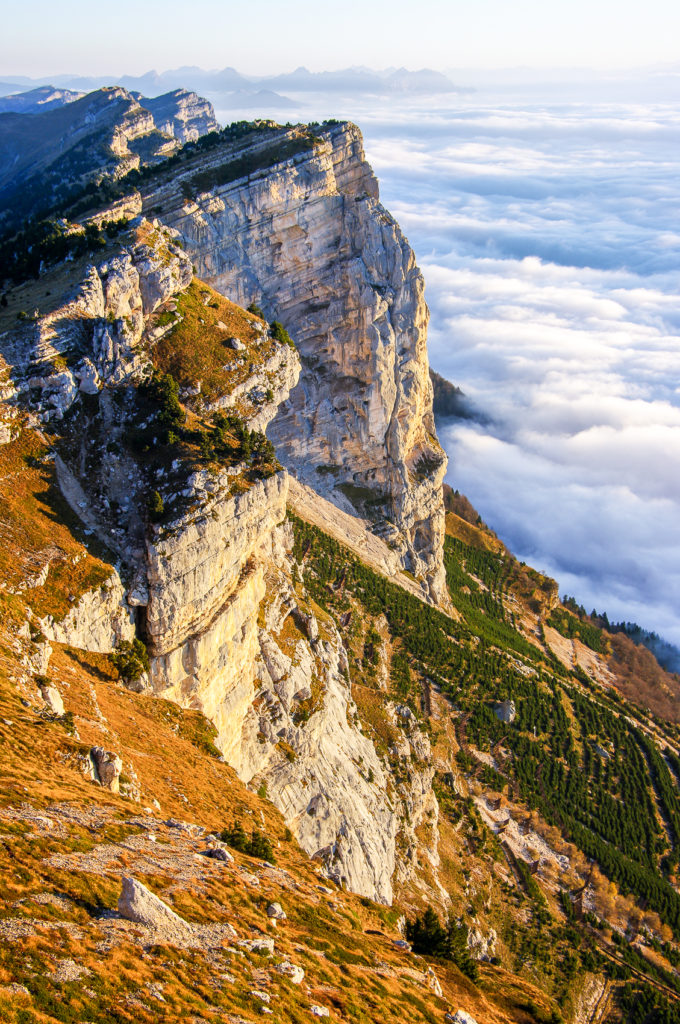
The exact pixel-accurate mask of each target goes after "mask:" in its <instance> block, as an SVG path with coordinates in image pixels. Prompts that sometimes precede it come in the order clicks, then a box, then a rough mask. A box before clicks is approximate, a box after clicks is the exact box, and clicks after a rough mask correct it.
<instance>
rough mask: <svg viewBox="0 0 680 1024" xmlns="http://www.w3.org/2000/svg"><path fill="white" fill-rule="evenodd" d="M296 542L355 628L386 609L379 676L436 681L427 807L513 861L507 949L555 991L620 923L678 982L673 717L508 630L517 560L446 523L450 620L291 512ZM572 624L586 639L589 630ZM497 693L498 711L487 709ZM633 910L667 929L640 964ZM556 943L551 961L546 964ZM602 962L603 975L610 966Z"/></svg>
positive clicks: (591, 959) (307, 568) (598, 958)
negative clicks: (519, 908)
mask: <svg viewBox="0 0 680 1024" xmlns="http://www.w3.org/2000/svg"><path fill="white" fill-rule="evenodd" d="M466 525H467V524H466ZM296 557H297V558H298V560H299V561H301V563H302V565H303V578H304V581H305V584H306V586H307V587H308V588H309V590H310V593H312V594H313V595H314V598H315V600H317V601H318V602H319V603H321V604H322V605H323V606H324V607H326V608H327V609H329V610H331V611H333V612H334V613H335V614H336V615H338V617H339V620H340V621H341V622H343V623H347V625H346V626H345V628H346V629H349V630H351V629H352V628H353V629H354V630H355V631H356V632H358V633H359V636H361V634H362V633H363V631H364V629H365V624H366V622H367V621H368V622H370V619H371V617H384V619H386V621H387V626H388V633H389V637H390V645H391V647H392V655H391V670H392V671H391V685H392V687H394V689H395V691H396V693H397V694H398V695H399V697H400V699H401V700H402V701H403V702H404V703H406V704H407V705H408V707H409V708H410V710H411V712H412V713H413V714H414V715H416V716H419V715H421V714H425V715H426V716H427V715H429V712H430V708H431V700H432V692H433V691H440V692H441V693H442V694H444V695H446V698H447V701H448V703H449V709H448V712H445V714H446V715H447V717H450V719H451V724H452V725H453V731H454V733H455V744H456V745H457V747H458V752H457V754H456V758H455V760H456V762H457V769H458V772H457V773H456V772H454V773H452V775H451V776H450V777H449V781H448V782H447V781H446V778H442V779H441V780H440V783H439V785H440V786H441V787H442V789H441V790H438V796H439V798H440V807H441V808H442V809H443V810H444V812H445V814H450V813H452V814H453V818H454V821H456V822H460V821H466V822H467V827H468V828H471V830H472V834H473V835H474V834H475V833H477V838H476V839H475V840H474V843H473V846H472V850H473V852H474V854H475V860H476V864H477V869H479V861H480V842H479V837H480V836H481V850H483V849H484V847H485V845H486V847H487V850H490V851H494V850H495V855H496V857H497V858H503V857H507V859H508V862H509V863H510V865H511V867H512V868H513V872H519V874H518V875H517V876H516V878H515V881H516V882H517V883H519V884H520V885H521V887H522V888H524V891H525V892H526V893H527V894H528V895H529V897H530V899H533V900H535V901H537V902H536V907H535V910H534V912H533V915H532V921H531V927H530V928H529V929H527V930H526V931H524V930H523V929H522V928H518V927H517V924H516V921H514V920H512V919H507V918H506V920H505V922H503V923H502V924H501V926H500V929H499V930H500V931H501V934H502V937H503V942H504V944H505V946H506V950H507V955H509V957H510V961H511V962H514V964H515V966H517V967H518V966H519V965H520V964H521V963H525V962H526V960H527V958H530V960H531V963H532V967H531V969H530V971H529V974H530V976H532V977H534V978H535V979H536V978H540V979H541V981H542V983H543V984H545V985H546V986H547V987H548V990H549V991H553V992H556V993H557V994H559V997H560V998H561V999H562V1000H563V1001H565V1002H566V1000H567V999H568V995H567V991H566V989H564V987H563V986H564V982H565V975H566V976H567V977H568V976H569V973H570V970H578V969H579V963H580V970H584V969H594V968H596V969H598V970H600V971H602V970H604V971H605V973H606V972H607V971H609V968H608V967H607V964H608V963H609V964H611V963H612V962H614V963H616V960H614V961H612V959H611V958H612V957H616V956H620V954H621V949H620V948H618V945H617V944H619V942H620V940H621V930H623V933H625V934H626V935H627V937H628V939H630V938H631V937H635V936H637V939H636V944H635V946H634V947H631V948H628V945H627V943H624V945H623V949H624V951H625V957H624V959H625V958H627V959H628V962H629V964H630V965H631V966H632V967H635V968H636V969H637V970H640V971H642V972H643V973H645V972H646V973H647V974H648V975H650V976H651V977H652V978H653V979H656V981H657V982H658V984H660V985H662V986H666V987H667V988H668V989H670V990H671V991H680V985H679V984H678V982H677V979H676V976H675V972H674V965H675V964H676V963H677V962H678V955H677V947H676V945H675V941H673V940H674V939H675V940H677V938H678V935H679V934H680V916H679V915H680V897H679V896H678V893H677V890H676V872H677V835H678V832H677V828H678V822H679V818H678V815H679V814H680V798H679V795H678V776H677V775H676V768H677V765H678V764H680V762H679V761H678V741H679V740H680V734H679V733H678V729H677V727H675V726H673V725H671V724H668V723H662V722H660V721H652V720H651V719H650V716H649V714H648V713H647V712H645V711H644V710H643V709H641V708H640V707H639V706H637V705H634V704H631V703H629V702H628V701H626V700H625V699H624V698H622V697H621V696H620V695H619V694H618V693H617V692H616V690H614V689H613V688H611V689H605V688H603V687H602V686H600V685H598V684H597V683H596V682H595V681H594V680H593V679H592V678H591V677H589V676H588V675H587V674H586V673H585V672H584V671H583V670H582V669H580V668H578V667H576V668H575V670H572V671H569V670H567V669H566V668H565V667H564V665H563V664H562V663H561V661H560V660H559V659H558V658H556V657H555V656H554V655H553V654H552V653H551V651H550V649H549V648H547V647H543V646H542V645H539V643H538V642H537V639H534V640H533V642H532V641H531V640H529V639H528V638H527V636H525V635H524V634H523V633H522V632H520V631H519V629H518V628H517V627H516V625H515V622H516V621H519V620H518V619H517V620H515V612H512V611H509V610H506V603H508V604H509V602H508V597H511V596H512V584H513V582H514V585H515V586H516V585H517V582H516V580H514V581H513V572H514V569H515V566H516V563H514V560H513V559H511V558H509V557H508V556H507V555H504V554H503V553H502V552H499V551H494V550H488V549H486V548H484V547H481V546H475V547H473V546H471V545H469V544H466V543H465V542H463V541H459V540H454V539H453V538H447V542H446V566H447V581H448V584H449V592H450V594H451V597H452V601H453V604H454V606H455V608H456V609H457V610H458V612H459V613H460V614H461V621H458V622H455V621H454V620H452V619H450V618H449V617H447V616H446V615H444V614H442V613H441V612H439V611H437V610H435V609H432V608H429V607H427V606H425V605H423V604H422V603H421V602H420V601H418V599H417V598H415V597H413V596H412V595H410V594H408V593H406V592H405V591H403V590H401V589H400V588H399V587H397V586H395V585H394V584H393V583H390V582H388V581H387V580H385V579H383V578H382V577H380V576H378V575H376V574H375V573H374V572H372V571H371V570H369V569H368V568H367V567H365V566H363V565H362V564H361V563H360V562H359V561H358V560H357V559H356V558H354V557H352V556H350V555H349V553H348V552H347V551H346V550H343V549H342V548H341V546H340V545H338V544H337V543H336V542H335V541H333V540H331V539H329V538H325V537H324V536H323V535H321V534H320V533H319V532H318V531H317V530H316V529H315V528H314V527H311V526H310V525H308V524H304V523H302V522H297V523H296ZM513 563H514V564H513ZM528 572H529V573H531V572H533V571H532V570H528ZM534 575H535V576H536V577H537V578H538V583H539V589H540V577H538V574H534ZM353 602H356V604H355V606H354V608H353V607H352V605H353ZM509 606H510V607H512V605H511V604H509ZM368 629H369V630H370V629H371V627H370V626H368ZM586 638H587V639H590V640H591V642H593V641H592V638H591V637H590V636H589V635H588V633H587V631H586ZM363 643H364V651H365V653H364V657H365V658H368V659H371V658H373V657H374V648H375V643H376V638H375V635H374V634H373V633H371V634H370V636H369V633H368V632H367V633H365V634H364V639H363ZM367 647H368V649H367ZM510 702H512V704H511V714H510V715H508V716H505V717H507V718H508V719H509V720H506V721H503V720H502V718H503V717H504V716H499V711H500V709H501V708H504V707H508V705H510ZM435 749H437V748H435ZM457 776H461V777H462V779H464V783H463V785H462V786H461V783H460V779H458V780H457ZM451 785H452V786H453V788H452V789H451V788H450V787H451ZM445 787H449V789H448V792H447V789H446V788H445ZM442 792H444V793H446V794H447V795H446V797H443V796H442ZM465 792H468V793H469V794H470V797H471V800H470V803H469V804H467V805H466V798H465V796H461V794H465ZM529 812H532V813H531V816H530V815H529ZM527 834H529V835H530V836H531V838H530V839H529V840H528V841H526V840H524V841H523V839H522V836H523V835H524V836H526V835H527ZM532 846H533V848H534V854H533V857H532V856H531V848H532ZM518 852H519V856H518ZM481 856H483V854H481ZM492 856H493V852H492ZM531 864H533V866H532V867H530V865H531ZM530 870H531V871H536V872H537V874H535V875H531V874H529V871H530ZM574 901H575V902H574ZM487 902H488V904H491V903H492V902H493V901H492V899H491V897H490V896H489V897H488V898H487ZM640 908H644V911H643V910H642V909H640ZM488 909H489V907H488V906H487V910H488ZM565 914H566V919H567V922H568V923H569V927H568V934H567V935H566V942H565V946H564V947H563V948H562V952H559V950H560V937H561V938H562V939H565V935H564V934H562V935H561V934H560V929H559V927H557V928H556V920H555V919H557V920H560V919H563V915H565ZM584 914H585V917H584ZM645 914H646V920H645ZM481 916H482V917H484V915H483V914H482V915H481ZM643 920H644V922H645V927H646V928H651V930H652V933H656V936H657V937H656V938H655V939H654V940H653V942H652V944H651V946H654V945H656V948H657V950H658V951H659V952H660V951H661V945H659V943H660V942H663V941H665V942H666V945H665V946H664V949H663V952H664V954H665V956H666V958H667V959H666V960H665V966H662V965H663V963H664V961H663V959H660V960H657V964H656V965H655V966H649V964H648V960H647V959H646V956H651V957H652V958H654V953H653V952H652V951H651V947H650V945H649V939H648V938H647V939H645V938H644V935H645V933H644V931H643V932H642V934H640V933H639V928H640V925H641V924H642V923H643ZM511 922H512V923H511ZM578 922H581V923H580V924H579V923H578ZM487 923H488V922H487ZM612 926H613V930H612ZM649 934H651V933H650V932H647V936H649ZM612 943H613V944H612ZM513 958H514V959H513ZM570 958H573V961H570ZM555 959H557V962H558V963H560V964H561V967H560V970H559V971H558V972H556V974H555V975H554V976H553V977H552V978H549V975H550V974H551V973H552V972H551V971H550V969H549V964H550V962H551V961H554V960H555ZM568 961H570V962H571V963H572V967H571V968H569V967H568V966H567V962H568ZM612 971H613V974H612ZM612 971H609V973H610V976H613V977H617V976H618V972H619V967H618V966H616V967H614V968H612ZM624 974H625V971H624Z"/></svg>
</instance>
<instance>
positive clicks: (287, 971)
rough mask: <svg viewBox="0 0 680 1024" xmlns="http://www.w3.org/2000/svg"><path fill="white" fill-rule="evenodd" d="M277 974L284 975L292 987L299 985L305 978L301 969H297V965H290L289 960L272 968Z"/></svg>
mask: <svg viewBox="0 0 680 1024" xmlns="http://www.w3.org/2000/svg"><path fill="white" fill-rule="evenodd" d="M274 970H275V971H277V972H278V973H279V974H283V975H285V977H286V978H288V979H289V980H290V981H292V982H293V984H294V985H299V984H300V982H301V981H302V979H303V978H304V976H305V972H304V971H303V969H302V967H298V965H297V964H292V963H290V961H289V960H286V961H284V963H282V964H278V965H277V967H275V968H274Z"/></svg>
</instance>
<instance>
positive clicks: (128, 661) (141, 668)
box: [111, 637, 149, 683]
mask: <svg viewBox="0 0 680 1024" xmlns="http://www.w3.org/2000/svg"><path fill="white" fill-rule="evenodd" d="M111 661H112V662H113V664H114V665H115V666H116V668H117V669H118V671H119V672H120V674H121V676H122V677H123V679H125V680H126V682H129V683H134V682H136V681H137V680H138V679H139V678H140V677H141V676H142V675H143V674H144V673H145V672H148V671H149V653H148V651H147V649H146V647H145V646H144V644H143V643H142V641H141V640H139V639H138V638H137V637H135V639H134V640H132V641H130V640H121V642H120V643H119V644H118V649H117V650H116V651H114V653H113V654H112V655H111Z"/></svg>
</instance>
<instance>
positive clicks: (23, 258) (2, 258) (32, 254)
mask: <svg viewBox="0 0 680 1024" xmlns="http://www.w3.org/2000/svg"><path fill="white" fill-rule="evenodd" d="M127 226H128V221H127V220H126V219H125V218H124V217H123V218H121V219H120V220H116V221H111V220H108V221H103V223H102V225H101V227H97V226H96V225H95V224H88V225H86V226H85V227H84V228H82V229H80V230H78V226H77V225H69V224H67V223H61V222H59V221H54V220H41V221H38V222H37V223H35V224H30V225H29V226H28V227H26V228H25V229H24V230H23V231H20V232H19V233H18V234H17V235H15V236H14V238H13V239H12V240H11V241H9V242H7V243H6V244H3V245H0V281H12V283H13V284H15V285H16V284H21V282H22V281H27V280H28V279H29V278H31V277H38V275H39V274H40V271H41V268H42V267H43V266H44V265H48V264H52V263H60V262H61V261H62V260H66V259H78V258H80V257H81V256H84V255H85V254H86V253H95V252H97V251H98V250H101V249H104V248H105V247H106V245H107V243H108V242H109V241H110V240H111V239H112V238H115V236H116V235H117V234H119V233H120V232H121V231H124V230H125V229H126V228H127Z"/></svg>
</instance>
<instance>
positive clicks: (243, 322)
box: [151, 278, 276, 403]
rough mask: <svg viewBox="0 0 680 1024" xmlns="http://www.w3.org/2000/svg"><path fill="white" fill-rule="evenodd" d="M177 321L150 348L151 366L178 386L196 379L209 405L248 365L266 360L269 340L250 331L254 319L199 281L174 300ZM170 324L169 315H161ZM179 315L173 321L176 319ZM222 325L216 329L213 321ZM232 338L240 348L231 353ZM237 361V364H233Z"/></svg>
mask: <svg viewBox="0 0 680 1024" xmlns="http://www.w3.org/2000/svg"><path fill="white" fill-rule="evenodd" d="M177 314H178V317H177V319H178V323H177V326H176V327H174V328H173V329H172V330H171V331H170V332H169V334H166V335H165V337H164V338H161V340H160V341H159V342H158V343H157V344H156V345H155V346H154V347H153V348H152V350H151V358H152V360H153V363H154V365H155V366H156V368H157V369H159V370H161V371H162V372H164V373H171V374H172V376H173V377H174V378H175V380H176V381H178V383H179V385H180V387H183V388H184V387H191V386H194V385H195V384H196V383H197V382H198V381H200V382H201V394H202V396H203V398H204V399H205V401H206V402H208V403H210V402H213V401H215V400H216V399H217V398H220V397H222V396H224V395H228V394H230V392H231V391H232V390H233V389H234V387H236V385H238V384H241V383H242V382H243V381H245V380H247V379H248V377H250V376H251V375H252V369H251V367H255V366H258V365H260V364H261V363H263V362H264V361H265V359H266V358H268V357H269V356H270V355H271V354H272V352H273V350H274V347H275V344H276V343H275V342H273V341H272V340H271V339H270V338H268V337H266V336H265V340H264V341H263V342H262V343H261V344H259V345H258V344H256V342H257V340H258V339H259V337H260V335H259V334H258V333H257V332H256V330H255V326H254V325H255V324H256V323H258V322H261V321H259V318H258V317H256V316H255V315H254V314H252V313H247V312H246V311H245V310H244V309H242V308H241V307H240V306H237V305H236V304H235V303H234V302H230V301H229V299H227V298H225V297H224V295H220V293H219V292H216V291H215V290H214V289H212V288H211V287H210V286H209V285H207V284H205V283H204V282H203V281H199V280H198V279H196V278H194V280H193V281H192V283H191V285H190V286H189V288H188V289H187V290H186V291H185V292H184V293H183V294H182V295H180V296H179V298H178V300H177ZM161 316H165V317H166V319H167V322H169V323H170V322H172V320H171V314H161ZM180 317H181V318H182V319H181V320H179V318H180ZM219 322H221V323H223V324H224V328H222V327H218V326H217V325H218V323H219ZM232 337H234V338H238V339H239V340H240V341H242V342H243V344H244V345H245V346H246V351H242V352H237V351H235V350H234V349H232V348H230V347H229V346H228V345H227V344H226V342H227V340H228V339H229V338H232ZM241 362H242V363H243V365H242V366H241V365H238V364H239V363H241Z"/></svg>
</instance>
